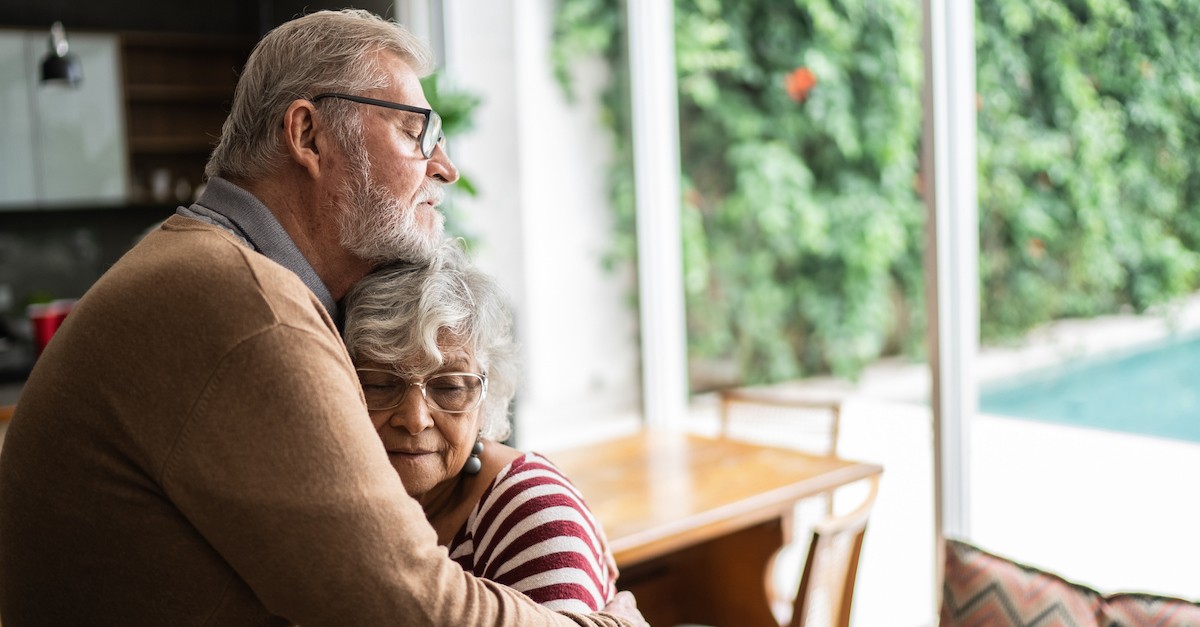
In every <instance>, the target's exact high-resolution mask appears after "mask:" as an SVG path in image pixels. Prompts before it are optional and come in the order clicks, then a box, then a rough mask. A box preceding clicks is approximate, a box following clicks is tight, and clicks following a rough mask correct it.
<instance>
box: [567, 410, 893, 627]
mask: <svg viewBox="0 0 1200 627" xmlns="http://www.w3.org/2000/svg"><path fill="white" fill-rule="evenodd" d="M549 457H550V458H551V459H552V460H553V461H554V463H555V464H557V465H558V466H559V467H560V468H561V469H562V470H563V471H564V472H565V473H566V475H567V476H568V477H570V478H571V480H572V481H573V482H574V483H575V485H576V487H578V488H579V490H580V492H582V494H583V496H584V498H585V500H586V501H587V503H588V506H589V507H590V508H591V509H592V511H593V512H594V513H595V515H596V517H597V518H598V519H599V521H600V523H601V524H602V525H603V527H604V530H605V533H606V534H607V536H608V541H609V546H610V547H611V548H612V552H613V555H614V557H615V558H616V562H617V567H618V568H619V570H620V573H621V574H620V578H619V579H618V581H617V586H618V588H620V589H622V590H630V591H632V592H633V593H634V595H635V596H636V597H637V602H638V607H639V608H640V609H641V610H642V613H643V615H644V616H645V617H646V619H647V621H648V622H649V623H650V624H651V625H654V626H655V627H658V626H670V625H676V624H680V623H701V624H705V625H715V626H717V627H722V626H737V627H743V626H744V627H755V626H759V625H761V626H763V627H775V626H776V625H777V623H776V622H775V619H774V617H773V615H772V613H771V609H770V605H769V601H768V598H767V588H766V581H767V577H768V569H769V567H770V564H771V561H772V559H773V557H774V555H775V554H776V553H777V552H778V551H779V550H780V549H781V548H782V547H783V546H784V545H785V544H786V543H787V542H789V541H790V540H791V527H792V524H791V522H792V513H793V512H794V511H795V506H796V504H797V503H798V502H799V501H801V500H803V499H806V498H809V497H812V496H815V495H818V494H822V493H826V492H830V491H832V490H834V489H836V488H838V487H840V486H843V485H847V484H850V483H854V482H856V481H859V480H863V479H868V478H871V477H874V476H877V475H879V474H880V473H881V472H882V471H883V469H882V468H881V467H880V466H878V465H875V464H868V463H862V462H855V461H850V460H844V459H839V458H836V457H823V456H817V455H811V454H808V453H803V452H800V451H797V450H792V449H787V448H782V447H773V446H763V445H760V444H753V443H749V442H745V441H738V440H732V439H724V438H710V437H705V436H701V435H696V434H691V433H686V432H683V431H675V430H653V429H647V430H642V431H639V432H637V433H634V434H632V435H628V436H624V437H618V438H615V439H611V440H607V441H602V442H596V443H593V444H588V445H585V446H579V447H575V448H572V449H569V450H560V451H551V452H550V455H549Z"/></svg>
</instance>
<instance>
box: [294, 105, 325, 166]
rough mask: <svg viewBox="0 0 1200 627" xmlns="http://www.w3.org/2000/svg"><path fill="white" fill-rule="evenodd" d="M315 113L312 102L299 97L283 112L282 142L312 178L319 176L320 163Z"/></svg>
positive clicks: (318, 128) (317, 126)
mask: <svg viewBox="0 0 1200 627" xmlns="http://www.w3.org/2000/svg"><path fill="white" fill-rule="evenodd" d="M316 113H317V111H316V107H315V106H314V105H313V103H311V102H309V101H308V100H303V99H300V100H293V101H292V104H290V105H288V108H287V111H286V112H284V114H283V142H284V146H285V147H286V148H287V152H288V155H289V156H290V157H291V158H292V161H295V162H296V164H297V165H299V166H300V167H302V168H304V170H305V171H306V172H308V175H309V176H311V177H312V178H314V179H315V178H318V177H320V175H321V165H322V163H321V150H320V144H319V143H318V141H317V136H318V135H320V134H321V133H320V132H319V130H320V127H319V125H318V123H317V118H316ZM321 144H323V142H321ZM325 165H326V166H328V162H326V164H325Z"/></svg>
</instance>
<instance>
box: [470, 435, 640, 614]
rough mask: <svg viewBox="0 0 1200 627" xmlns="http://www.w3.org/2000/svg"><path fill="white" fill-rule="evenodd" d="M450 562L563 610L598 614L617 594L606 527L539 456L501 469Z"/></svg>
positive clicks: (581, 497)
mask: <svg viewBox="0 0 1200 627" xmlns="http://www.w3.org/2000/svg"><path fill="white" fill-rule="evenodd" d="M450 558H451V559H453V560H454V561H455V562H457V563H458V564H459V565H460V566H462V567H463V570H465V571H467V572H470V573H473V574H474V575H475V576H477V577H483V578H485V579H490V580H492V581H495V582H497V583H501V584H504V585H506V586H508V587H510V588H514V589H516V590H519V591H521V592H523V593H525V595H526V596H528V597H529V598H531V599H533V600H534V601H536V602H537V603H539V604H541V605H544V606H546V607H548V608H550V609H553V610H556V611H571V612H594V611H597V610H599V609H601V608H603V607H604V606H605V605H607V604H608V602H609V601H611V600H612V599H613V597H614V596H615V595H616V590H617V589H616V581H617V567H616V564H615V563H614V562H613V558H612V553H611V551H609V549H608V540H606V539H605V537H604V530H603V529H601V528H600V523H599V522H597V521H596V519H595V517H594V516H592V512H591V511H590V510H589V509H588V508H587V505H586V504H585V503H584V502H583V496H582V495H580V494H579V491H578V490H576V489H575V486H574V485H572V484H571V482H570V480H568V479H567V478H566V477H565V476H564V475H563V474H562V473H561V472H560V471H559V470H558V468H555V467H554V465H553V464H551V463H550V462H549V461H548V460H546V459H545V458H544V457H541V456H540V455H537V454H535V453H526V454H524V455H522V456H521V457H518V458H517V459H515V460H513V462H512V463H511V464H509V465H508V466H505V467H504V469H502V470H501V471H500V474H499V475H497V476H496V479H495V480H493V481H492V485H491V486H489V487H488V489H487V491H486V492H484V494H483V497H482V498H481V499H479V504H478V505H476V507H475V509H474V510H473V511H472V512H471V515H470V516H468V517H467V522H466V523H465V524H464V525H463V527H462V529H459V531H458V533H457V534H455V536H454V540H452V541H451V542H450Z"/></svg>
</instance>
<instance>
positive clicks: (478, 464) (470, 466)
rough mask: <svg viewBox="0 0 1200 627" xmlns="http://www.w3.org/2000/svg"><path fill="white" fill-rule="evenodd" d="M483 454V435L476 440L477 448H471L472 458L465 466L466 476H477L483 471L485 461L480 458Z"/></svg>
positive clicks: (468, 459)
mask: <svg viewBox="0 0 1200 627" xmlns="http://www.w3.org/2000/svg"><path fill="white" fill-rule="evenodd" d="M482 454H483V434H482V433H481V434H479V437H477V438H476V439H475V446H472V447H471V456H470V457H468V458H467V463H466V464H463V469H462V471H463V474H464V475H477V474H479V471H480V470H483V460H481V459H479V456H480V455H482Z"/></svg>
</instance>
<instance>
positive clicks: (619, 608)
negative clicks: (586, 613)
mask: <svg viewBox="0 0 1200 627" xmlns="http://www.w3.org/2000/svg"><path fill="white" fill-rule="evenodd" d="M601 611H602V612H605V613H608V614H612V615H613V616H617V617H619V618H624V619H625V620H627V621H629V622H630V623H631V624H633V625H634V627H650V623H647V622H646V619H645V618H642V613H641V612H639V611H638V608H637V599H635V598H633V593H632V592H629V591H627V590H622V591H621V592H618V593H617V596H616V597H615V598H614V599H613V600H612V603H609V604H608V605H605V606H604V609H603V610H601Z"/></svg>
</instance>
